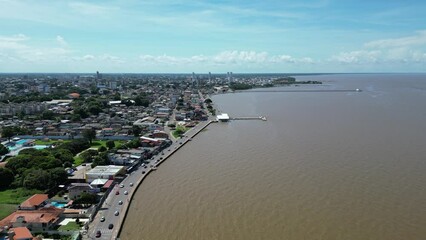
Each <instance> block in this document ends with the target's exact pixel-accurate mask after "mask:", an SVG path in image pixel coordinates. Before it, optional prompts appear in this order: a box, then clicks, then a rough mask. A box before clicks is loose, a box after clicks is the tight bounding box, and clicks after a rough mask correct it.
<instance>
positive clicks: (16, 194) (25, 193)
mask: <svg viewBox="0 0 426 240" xmlns="http://www.w3.org/2000/svg"><path fill="white" fill-rule="evenodd" d="M36 193H41V191H38V190H27V189H25V188H17V189H8V190H4V191H0V219H3V218H4V217H6V216H8V215H9V214H11V213H12V212H13V211H15V210H16V208H17V207H18V205H19V204H20V203H21V202H23V201H25V200H26V199H27V198H29V197H30V196H32V195H34V194H36Z"/></svg>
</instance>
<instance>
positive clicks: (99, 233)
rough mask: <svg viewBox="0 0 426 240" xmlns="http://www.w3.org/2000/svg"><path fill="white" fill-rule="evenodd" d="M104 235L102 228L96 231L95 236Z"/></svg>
mask: <svg viewBox="0 0 426 240" xmlns="http://www.w3.org/2000/svg"><path fill="white" fill-rule="evenodd" d="M101 235H102V233H101V230H98V231H96V235H95V237H97V238H100V237H101Z"/></svg>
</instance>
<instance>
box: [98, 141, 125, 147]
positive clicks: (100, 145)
mask: <svg viewBox="0 0 426 240" xmlns="http://www.w3.org/2000/svg"><path fill="white" fill-rule="evenodd" d="M106 142H108V141H107V140H96V141H93V142H92V144H91V145H90V147H91V148H100V147H102V146H104V147H106ZM125 142H126V141H114V143H115V147H119V146H121V145H122V144H123V143H125Z"/></svg>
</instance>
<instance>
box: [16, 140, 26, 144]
mask: <svg viewBox="0 0 426 240" xmlns="http://www.w3.org/2000/svg"><path fill="white" fill-rule="evenodd" d="M28 141H29V140H28V139H21V140H18V141H16V144H19V145H23V144H24V143H26V142H28Z"/></svg>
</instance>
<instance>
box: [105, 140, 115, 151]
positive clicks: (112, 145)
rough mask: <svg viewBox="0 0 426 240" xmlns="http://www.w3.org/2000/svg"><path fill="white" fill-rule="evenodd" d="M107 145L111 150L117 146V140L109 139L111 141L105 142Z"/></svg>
mask: <svg viewBox="0 0 426 240" xmlns="http://www.w3.org/2000/svg"><path fill="white" fill-rule="evenodd" d="M105 145H106V146H107V148H108V149H109V150H111V149H113V148H115V142H114V141H113V140H109V141H107V142H106V143H105Z"/></svg>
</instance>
